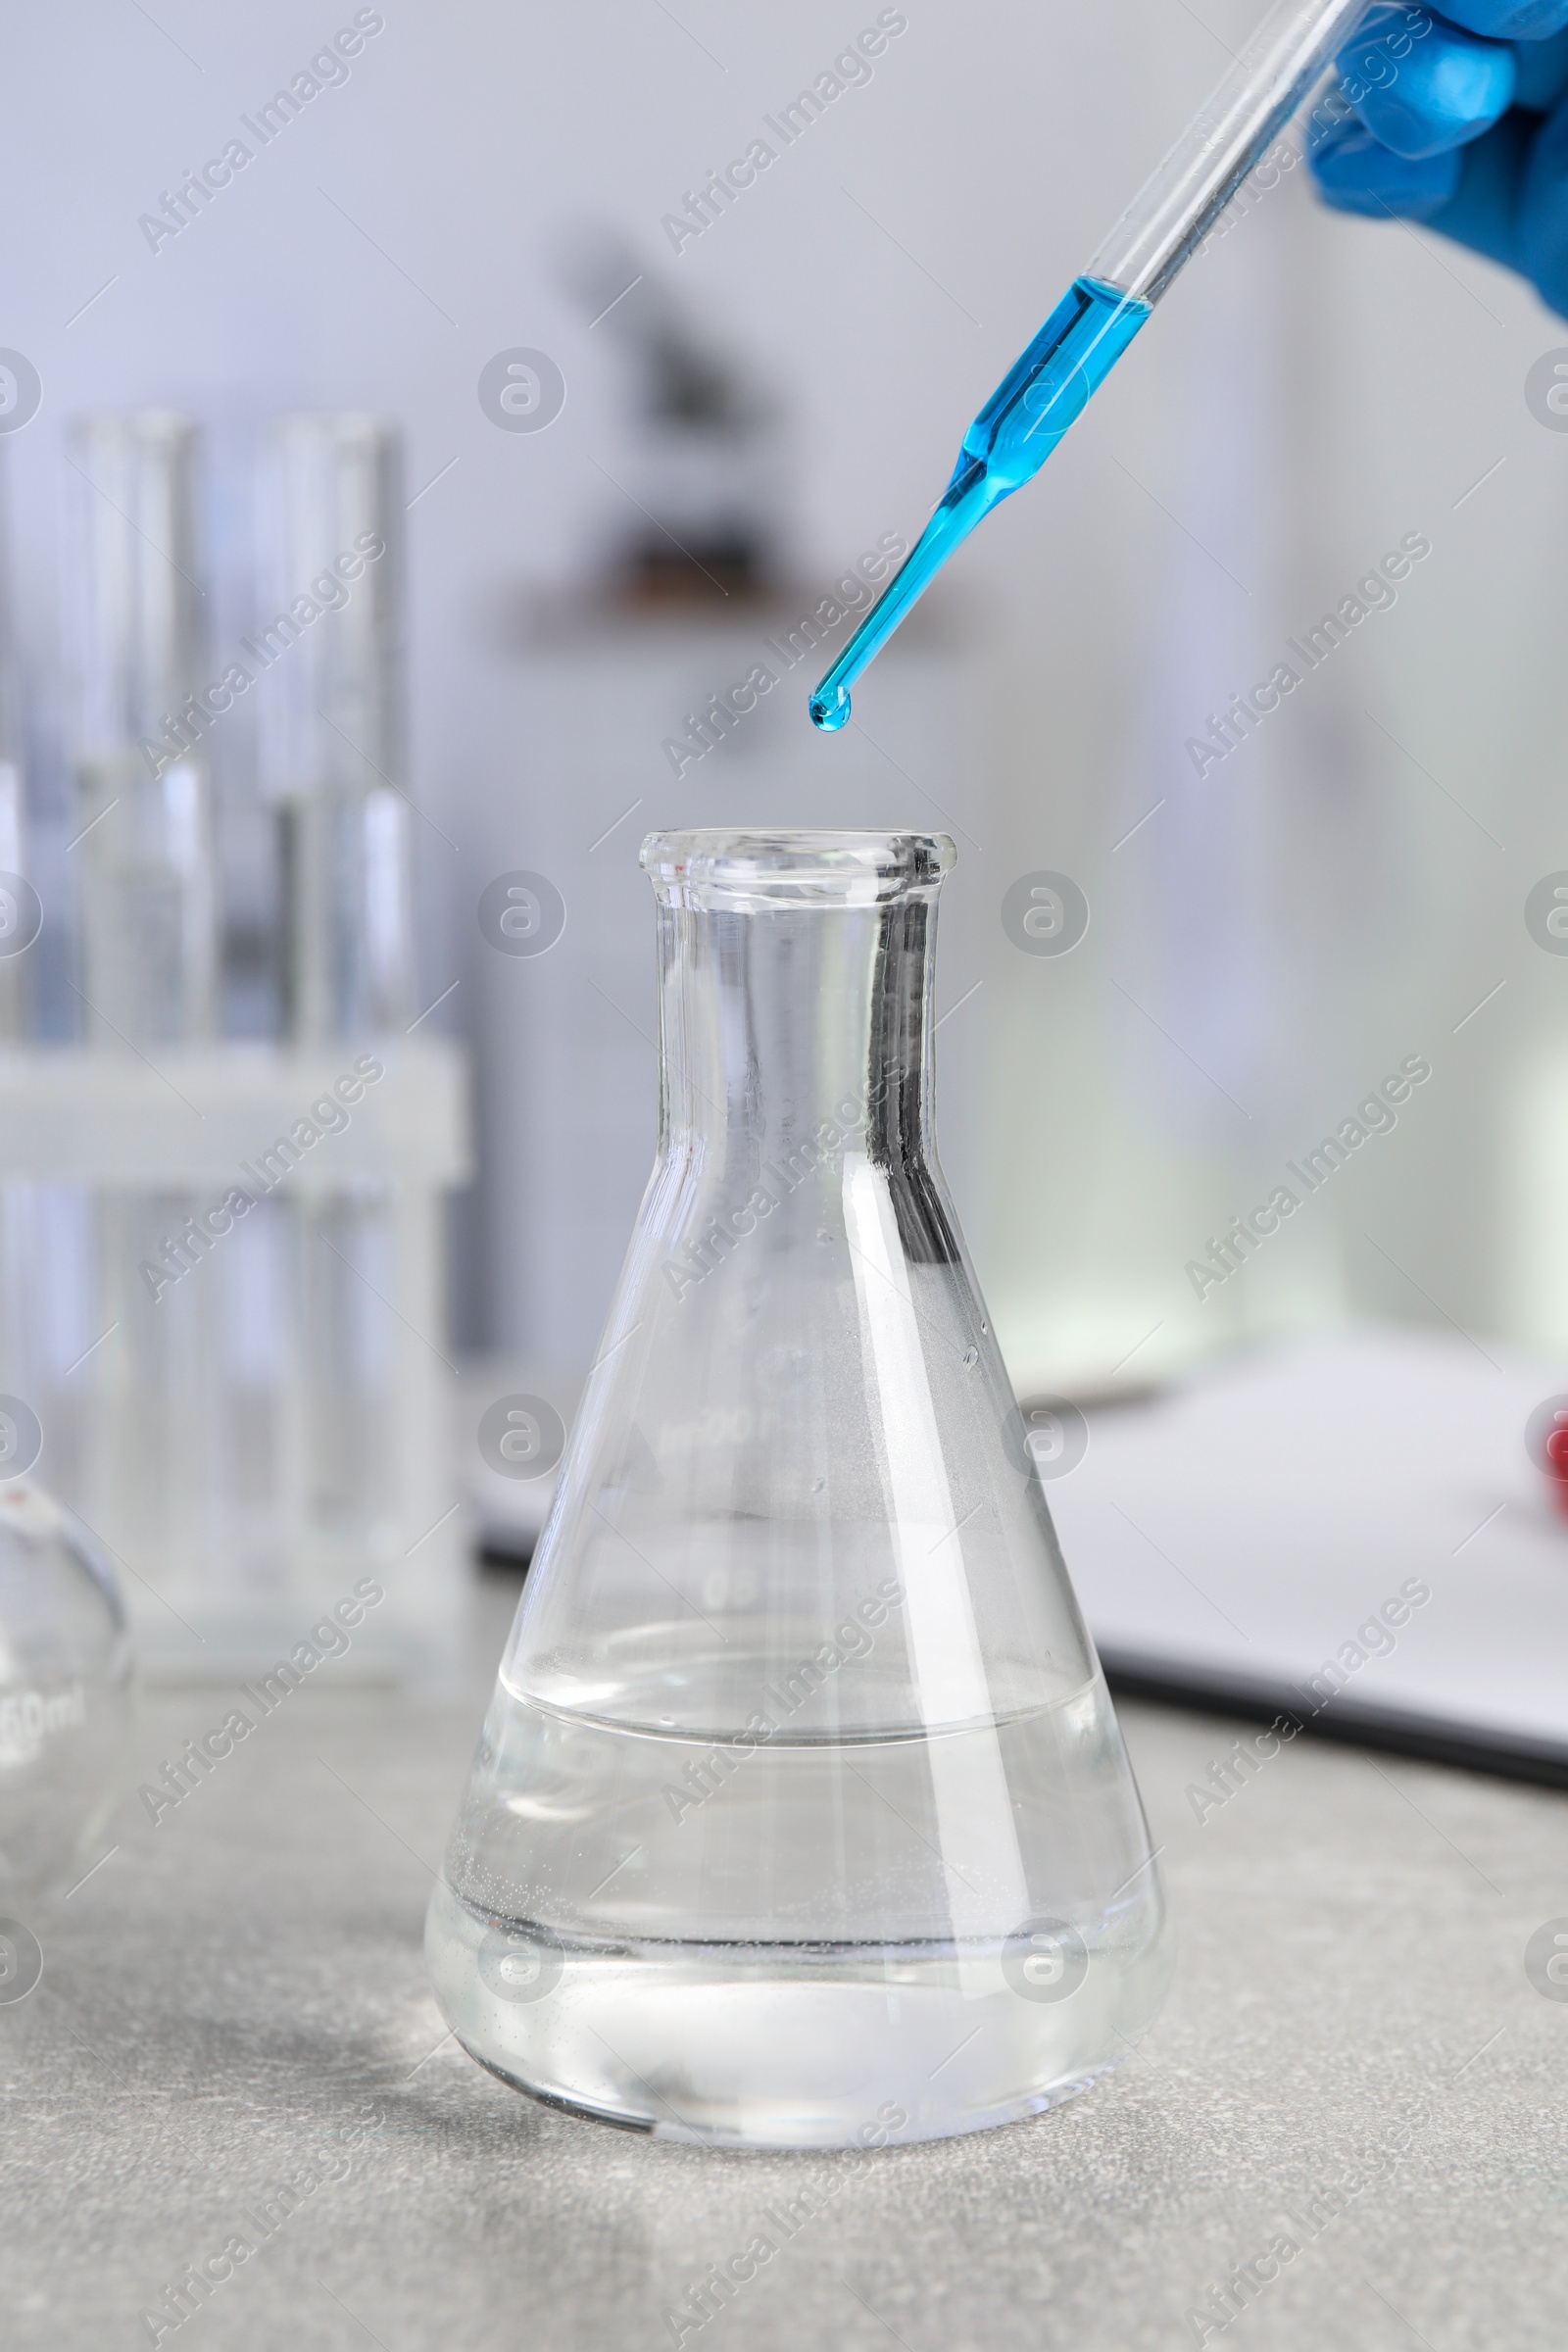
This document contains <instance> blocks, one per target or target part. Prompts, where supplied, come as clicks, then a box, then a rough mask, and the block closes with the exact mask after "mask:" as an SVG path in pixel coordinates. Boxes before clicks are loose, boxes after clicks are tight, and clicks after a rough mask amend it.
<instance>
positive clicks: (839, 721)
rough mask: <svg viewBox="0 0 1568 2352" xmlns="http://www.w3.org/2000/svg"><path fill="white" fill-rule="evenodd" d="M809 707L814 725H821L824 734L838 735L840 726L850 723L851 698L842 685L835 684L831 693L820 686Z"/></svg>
mask: <svg viewBox="0 0 1568 2352" xmlns="http://www.w3.org/2000/svg"><path fill="white" fill-rule="evenodd" d="M808 708H809V711H810V713H811V724H812V726H813V727H819V728H820V729H821V731H822V733H823V734H824V735H836V734H837V733H838V731H839V729H840V727H842V726H847V725H848V723H849V716H850V698H849V696H848V695H847V694H846V693H845V691H844V689H843V687H842V686H835V687H834V689H833V691H832V693H831V694H827V693H825V692H824V691H823V689H822V688H821V687H820V686H819V687H818V688H817V690H816V692H815V694H813V695H812V697H811V700H810V703H809V706H808Z"/></svg>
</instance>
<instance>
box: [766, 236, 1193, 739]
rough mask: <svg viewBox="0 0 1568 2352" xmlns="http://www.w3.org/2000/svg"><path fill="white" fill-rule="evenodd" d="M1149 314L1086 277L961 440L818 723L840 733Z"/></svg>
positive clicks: (820, 694)
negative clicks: (920, 606) (940, 490)
mask: <svg viewBox="0 0 1568 2352" xmlns="http://www.w3.org/2000/svg"><path fill="white" fill-rule="evenodd" d="M1149 312H1150V306H1149V304H1148V303H1147V302H1140V301H1138V300H1137V299H1136V298H1135V297H1134V296H1132V295H1129V294H1119V293H1118V292H1117V291H1116V289H1115V287H1114V286H1105V285H1102V284H1101V283H1100V281H1099V280H1098V279H1097V278H1093V277H1080V278H1079V279H1078V280H1077V281H1076V282H1075V284H1074V285H1073V286H1072V287H1071V288H1070V290H1069V291H1068V292H1067V293H1066V294H1065V295H1064V296H1063V297H1062V299H1061V301H1060V302H1059V303H1058V304H1057V305H1056V307H1055V309H1054V311H1053V312H1052V314H1051V317H1050V318H1049V319H1047V320H1046V323H1045V325H1044V326H1043V327H1042V328H1041V329H1040V332H1039V334H1038V335H1036V337H1035V339H1034V341H1033V342H1032V343H1031V344H1030V345H1029V347H1028V349H1027V350H1026V351H1024V352H1021V353H1020V354H1019V356H1018V358H1017V359H1016V360H1014V362H1013V364H1012V366H1011V367H1010V368H1008V370H1007V372H1006V374H1005V376H1004V377H1003V379H1002V381H1001V383H1000V384H999V385H998V386H997V388H996V390H995V392H993V393H992V395H991V398H990V399H989V400H988V401H987V402H986V405H985V407H984V408H983V409H982V410H981V411H980V414H979V416H978V417H976V418H975V420H974V422H973V424H971V425H970V427H969V430H968V431H967V432H966V433H965V434H964V436H963V447H962V449H961V450H960V451H959V453H958V463H957V465H956V466H955V467H954V469H953V479H952V481H951V482H950V483H949V484H948V487H947V489H946V491H945V492H944V494H943V498H942V503H941V505H940V506H939V507H938V508H937V511H936V513H935V514H934V515H932V517H931V519H930V521H929V522H928V523H927V524H926V526H925V529H924V530H923V531H922V532H921V534H920V536H919V538H918V539H917V540H916V541H915V544H914V546H913V547H912V548H911V549H910V551H909V553H908V555H907V556H906V558H905V560H904V562H903V564H901V565H900V567H899V569H898V570H897V571H896V572H895V573H894V575H893V577H892V579H891V580H889V582H888V584H887V586H886V588H884V590H883V591H882V594H881V596H880V597H879V598H878V599H877V601H876V603H875V604H874V605H873V606H872V608H871V610H870V612H869V613H867V614H866V616H865V618H864V620H862V621H861V623H860V625H859V627H858V629H857V630H856V632H855V635H854V636H853V637H852V638H851V639H850V642H849V644H848V645H847V646H846V647H845V648H844V651H843V653H842V654H840V656H839V658H838V660H837V661H836V662H834V664H833V666H832V668H831V669H830V670H829V671H828V673H827V675H826V677H825V678H824V679H823V680H822V683H821V684H820V686H818V688H817V689H816V692H815V693H814V694H813V695H812V697H811V703H810V710H811V718H812V721H813V723H814V724H815V725H816V726H818V727H820V728H822V729H823V731H824V732H825V733H828V734H832V733H835V732H836V731H837V730H838V729H839V728H840V727H842V726H843V725H844V724H845V722H846V720H847V719H848V718H849V715H850V691H849V690H850V688H851V687H852V686H853V685H854V683H855V681H856V679H857V678H858V676H859V674H860V672H861V670H862V669H864V667H865V665H866V663H867V662H869V661H870V660H871V659H872V657H873V656H874V655H875V654H877V653H879V652H880V651H881V649H882V647H883V646H884V645H885V644H886V643H887V640H888V639H889V637H891V636H892V634H893V632H894V630H895V629H896V628H897V627H898V625H899V623H900V621H901V620H902V619H903V618H904V615H905V613H907V611H908V609H909V607H910V606H911V605H912V604H913V603H914V600H915V598H916V597H917V596H918V595H919V594H920V593H921V591H922V590H923V589H924V588H925V587H926V586H927V585H928V584H929V582H930V581H931V579H932V578H933V576H934V575H935V574H936V572H938V571H939V570H940V569H941V567H942V565H943V564H945V563H946V562H947V560H948V558H949V556H951V555H952V553H953V551H954V549H955V548H956V547H957V546H959V545H960V544H961V543H962V541H963V540H965V539H967V538H968V536H969V533H970V532H971V531H972V530H973V529H974V526H975V524H976V523H977V522H979V521H981V520H982V518H983V517H984V516H985V515H989V514H990V512H991V510H992V508H993V507H999V506H1001V504H1002V502H1003V500H1004V499H1005V498H1009V497H1010V496H1011V495H1012V493H1013V491H1014V490H1021V489H1022V488H1023V485H1024V483H1025V482H1027V481H1032V480H1033V479H1034V476H1035V475H1036V474H1037V473H1038V472H1039V471H1040V468H1041V466H1043V465H1044V464H1045V462H1046V460H1047V459H1048V458H1049V457H1050V455H1051V453H1052V451H1053V450H1054V448H1055V446H1056V444H1057V442H1058V441H1059V440H1060V439H1061V437H1062V435H1063V433H1064V432H1065V431H1066V430H1067V427H1068V426H1069V425H1070V424H1073V423H1075V422H1076V421H1077V419H1078V417H1081V416H1082V414H1083V412H1084V409H1085V408H1086V407H1087V405H1088V402H1089V398H1090V395H1091V393H1094V392H1098V391H1099V389H1100V387H1101V385H1102V384H1103V382H1104V380H1105V378H1106V376H1107V375H1108V374H1109V373H1110V371H1111V369H1112V368H1114V366H1115V365H1116V362H1117V361H1118V360H1119V359H1120V358H1121V355H1122V353H1123V352H1124V351H1125V350H1126V348H1127V346H1128V344H1129V343H1130V342H1131V341H1132V339H1133V337H1134V335H1136V334H1137V332H1138V329H1139V328H1140V327H1141V326H1142V325H1143V323H1144V321H1145V319H1147V318H1148V317H1149Z"/></svg>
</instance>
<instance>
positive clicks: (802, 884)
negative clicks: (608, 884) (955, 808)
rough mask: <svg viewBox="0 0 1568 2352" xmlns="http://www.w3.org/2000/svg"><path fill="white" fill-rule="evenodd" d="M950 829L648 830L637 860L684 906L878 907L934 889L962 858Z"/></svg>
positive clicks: (666, 895)
mask: <svg viewBox="0 0 1568 2352" xmlns="http://www.w3.org/2000/svg"><path fill="white" fill-rule="evenodd" d="M957 855H958V853H957V851H956V848H955V847H954V844H953V842H952V840H951V839H950V838H949V836H948V835H947V834H946V833H892V832H888V833H851V832H839V831H832V832H828V831H817V830H810V829H806V830H796V829H788V830H784V829H780V830H778V831H761V830H758V829H755V828H747V829H746V830H744V831H742V830H737V829H735V828H732V827H730V826H705V827H699V828H695V829H692V830H690V831H684V830H683V831H680V832H669V833H650V834H649V836H648V838H647V840H646V841H645V842H644V843H643V846H642V851H641V856H640V863H641V865H642V869H643V871H644V873H645V874H647V876H648V878H649V880H650V881H651V882H652V883H653V886H654V889H655V892H656V893H657V895H658V896H659V897H660V899H662V901H663V902H664V903H665V904H666V905H670V906H679V907H747V906H783V907H801V906H818V907H833V906H840V907H874V906H886V905H887V904H888V903H889V902H890V901H893V900H898V899H904V898H908V897H912V896H914V895H916V894H924V893H934V892H935V891H936V890H937V889H938V888H939V887H940V885H941V882H942V879H943V876H944V875H945V874H946V873H948V871H949V870H950V869H951V867H952V866H953V865H954V863H955V862H956V858H957Z"/></svg>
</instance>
